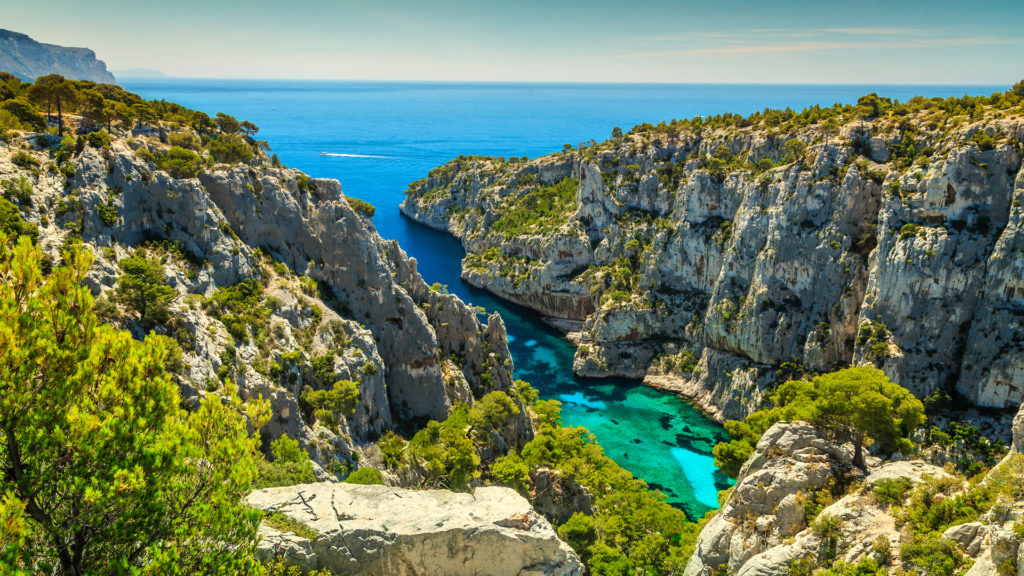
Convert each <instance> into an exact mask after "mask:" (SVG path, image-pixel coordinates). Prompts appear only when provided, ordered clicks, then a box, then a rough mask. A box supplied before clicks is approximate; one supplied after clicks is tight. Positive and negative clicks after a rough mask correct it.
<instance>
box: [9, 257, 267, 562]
mask: <svg viewBox="0 0 1024 576" xmlns="http://www.w3.org/2000/svg"><path fill="white" fill-rule="evenodd" d="M41 259H42V253H41V252H40V251H39V250H38V249H37V248H35V247H33V246H32V245H31V243H30V242H29V241H28V239H26V238H22V239H21V240H20V241H19V242H18V244H17V246H16V247H14V248H9V247H8V244H7V242H6V241H0V277H2V278H3V282H0V354H2V356H3V358H4V359H5V361H6V362H7V368H6V369H5V370H4V371H3V372H2V373H0V399H2V400H0V428H2V429H3V430H5V431H6V434H5V435H4V437H3V439H2V440H0V469H3V470H4V471H5V474H4V475H3V476H2V477H0V494H5V497H4V500H3V505H2V507H0V517H4V522H5V524H7V525H12V526H14V527H15V528H16V529H17V535H16V536H15V538H17V540H18V542H16V543H15V544H16V545H17V546H18V548H19V549H20V551H19V553H18V554H17V555H15V557H13V558H10V557H6V558H4V561H5V568H8V569H10V570H13V571H18V570H19V569H24V570H25V571H31V572H36V571H37V570H39V571H42V570H46V571H49V570H47V569H45V568H44V567H45V566H52V567H54V568H55V569H57V570H59V571H60V572H62V573H64V574H86V573H90V574H109V573H143V574H195V573H218V574H226V573H238V572H246V571H253V570H257V569H258V566H257V565H256V563H255V560H254V558H253V554H254V550H255V543H256V529H257V527H258V524H259V516H260V513H258V512H254V511H252V510H251V509H249V508H248V507H247V506H245V505H244V503H243V502H242V496H243V495H244V494H246V493H247V492H248V491H249V489H250V486H251V483H252V481H253V479H254V478H255V476H256V469H257V467H256V462H257V459H258V452H257V448H258V439H257V438H255V437H253V436H250V434H249V433H248V432H247V426H250V425H251V426H253V427H254V428H256V429H258V428H259V427H260V426H262V424H263V423H264V422H265V421H266V418H267V417H268V409H267V406H266V404H265V403H259V405H250V406H245V405H243V404H242V402H241V401H240V400H239V399H238V398H237V396H236V395H235V394H234V390H233V388H229V389H228V390H226V396H225V397H224V398H222V397H220V396H216V395H213V396H210V397H208V398H207V399H204V400H203V401H202V402H201V403H200V407H199V409H198V410H197V411H195V412H193V413H186V412H184V411H183V410H182V409H181V408H180V407H179V403H180V398H179V397H178V387H177V385H176V384H174V382H172V380H171V378H170V377H169V376H168V374H167V373H166V372H165V370H164V367H163V361H164V359H165V358H166V356H167V353H168V351H167V348H166V347H165V346H166V340H164V339H155V338H147V339H146V340H144V341H142V342H139V341H137V340H134V339H133V338H132V337H131V335H130V334H129V333H127V332H124V331H118V330H115V329H114V328H113V327H111V326H109V325H106V324H102V323H100V322H98V320H97V319H96V317H95V314H94V313H93V311H92V297H91V296H90V294H89V290H88V289H87V288H86V287H84V286H82V285H81V281H82V279H83V278H84V277H85V274H86V271H87V270H88V269H89V266H90V264H91V262H92V260H91V257H90V256H89V255H88V254H87V253H84V252H81V251H79V250H76V249H72V250H71V251H69V252H67V253H66V255H65V258H64V261H65V263H66V264H65V265H64V266H62V267H59V268H56V269H54V270H53V272H52V273H51V274H50V275H49V276H47V277H45V278H44V277H43V276H42V273H41V272H40V263H41ZM9 539H11V537H10V536H9V535H7V534H6V531H5V534H4V536H2V537H0V540H4V541H5V543H4V544H5V545H4V546H3V549H2V550H0V554H5V555H6V554H7V552H8V550H9V546H10V545H9V544H8V543H7V542H6V541H7V540H9ZM9 560H13V562H10V563H8V561H9Z"/></svg>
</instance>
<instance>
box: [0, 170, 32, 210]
mask: <svg viewBox="0 0 1024 576" xmlns="http://www.w3.org/2000/svg"><path fill="white" fill-rule="evenodd" d="M0 187H2V188H3V193H4V198H6V199H8V200H10V201H11V202H15V203H17V204H20V205H21V206H31V205H32V184H30V183H29V181H28V180H26V179H24V178H20V177H19V178H18V179H17V180H4V181H3V184H2V185H0Z"/></svg>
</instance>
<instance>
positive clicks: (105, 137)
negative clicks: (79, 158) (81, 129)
mask: <svg viewBox="0 0 1024 576" xmlns="http://www.w3.org/2000/svg"><path fill="white" fill-rule="evenodd" d="M85 141H86V142H88V143H89V146H92V147H93V148H110V134H107V133H106V132H104V131H103V130H99V131H96V132H90V133H89V134H88V135H87V136H86V137H85Z"/></svg>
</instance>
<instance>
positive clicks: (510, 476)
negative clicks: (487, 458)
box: [491, 453, 530, 495]
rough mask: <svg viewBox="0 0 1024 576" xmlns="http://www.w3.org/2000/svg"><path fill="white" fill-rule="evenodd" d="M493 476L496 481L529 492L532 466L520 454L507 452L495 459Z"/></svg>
mask: <svg viewBox="0 0 1024 576" xmlns="http://www.w3.org/2000/svg"><path fill="white" fill-rule="evenodd" d="M491 476H492V477H493V478H494V481H495V482H496V483H498V484H501V485H503V486H508V487H510V488H513V489H515V490H516V491H517V492H519V493H520V494H523V495H526V494H528V493H529V490H530V468H529V467H528V466H527V465H526V462H523V459H522V458H520V457H519V455H518V454H515V453H512V454H506V455H504V456H501V457H499V458H498V459H497V460H495V461H494V465H493V466H491Z"/></svg>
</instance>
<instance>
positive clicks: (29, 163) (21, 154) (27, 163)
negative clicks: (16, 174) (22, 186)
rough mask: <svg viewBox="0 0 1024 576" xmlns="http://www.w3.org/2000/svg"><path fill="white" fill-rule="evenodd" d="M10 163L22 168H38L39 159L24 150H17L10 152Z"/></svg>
mask: <svg viewBox="0 0 1024 576" xmlns="http://www.w3.org/2000/svg"><path fill="white" fill-rule="evenodd" d="M11 163H12V164H14V165H15V166H17V167H18V168H21V169H23V170H31V169H33V168H35V169H38V168H39V160H37V159H36V157H35V156H33V155H31V154H29V153H28V152H26V151H24V150H18V151H17V152H15V153H14V154H11Z"/></svg>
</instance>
